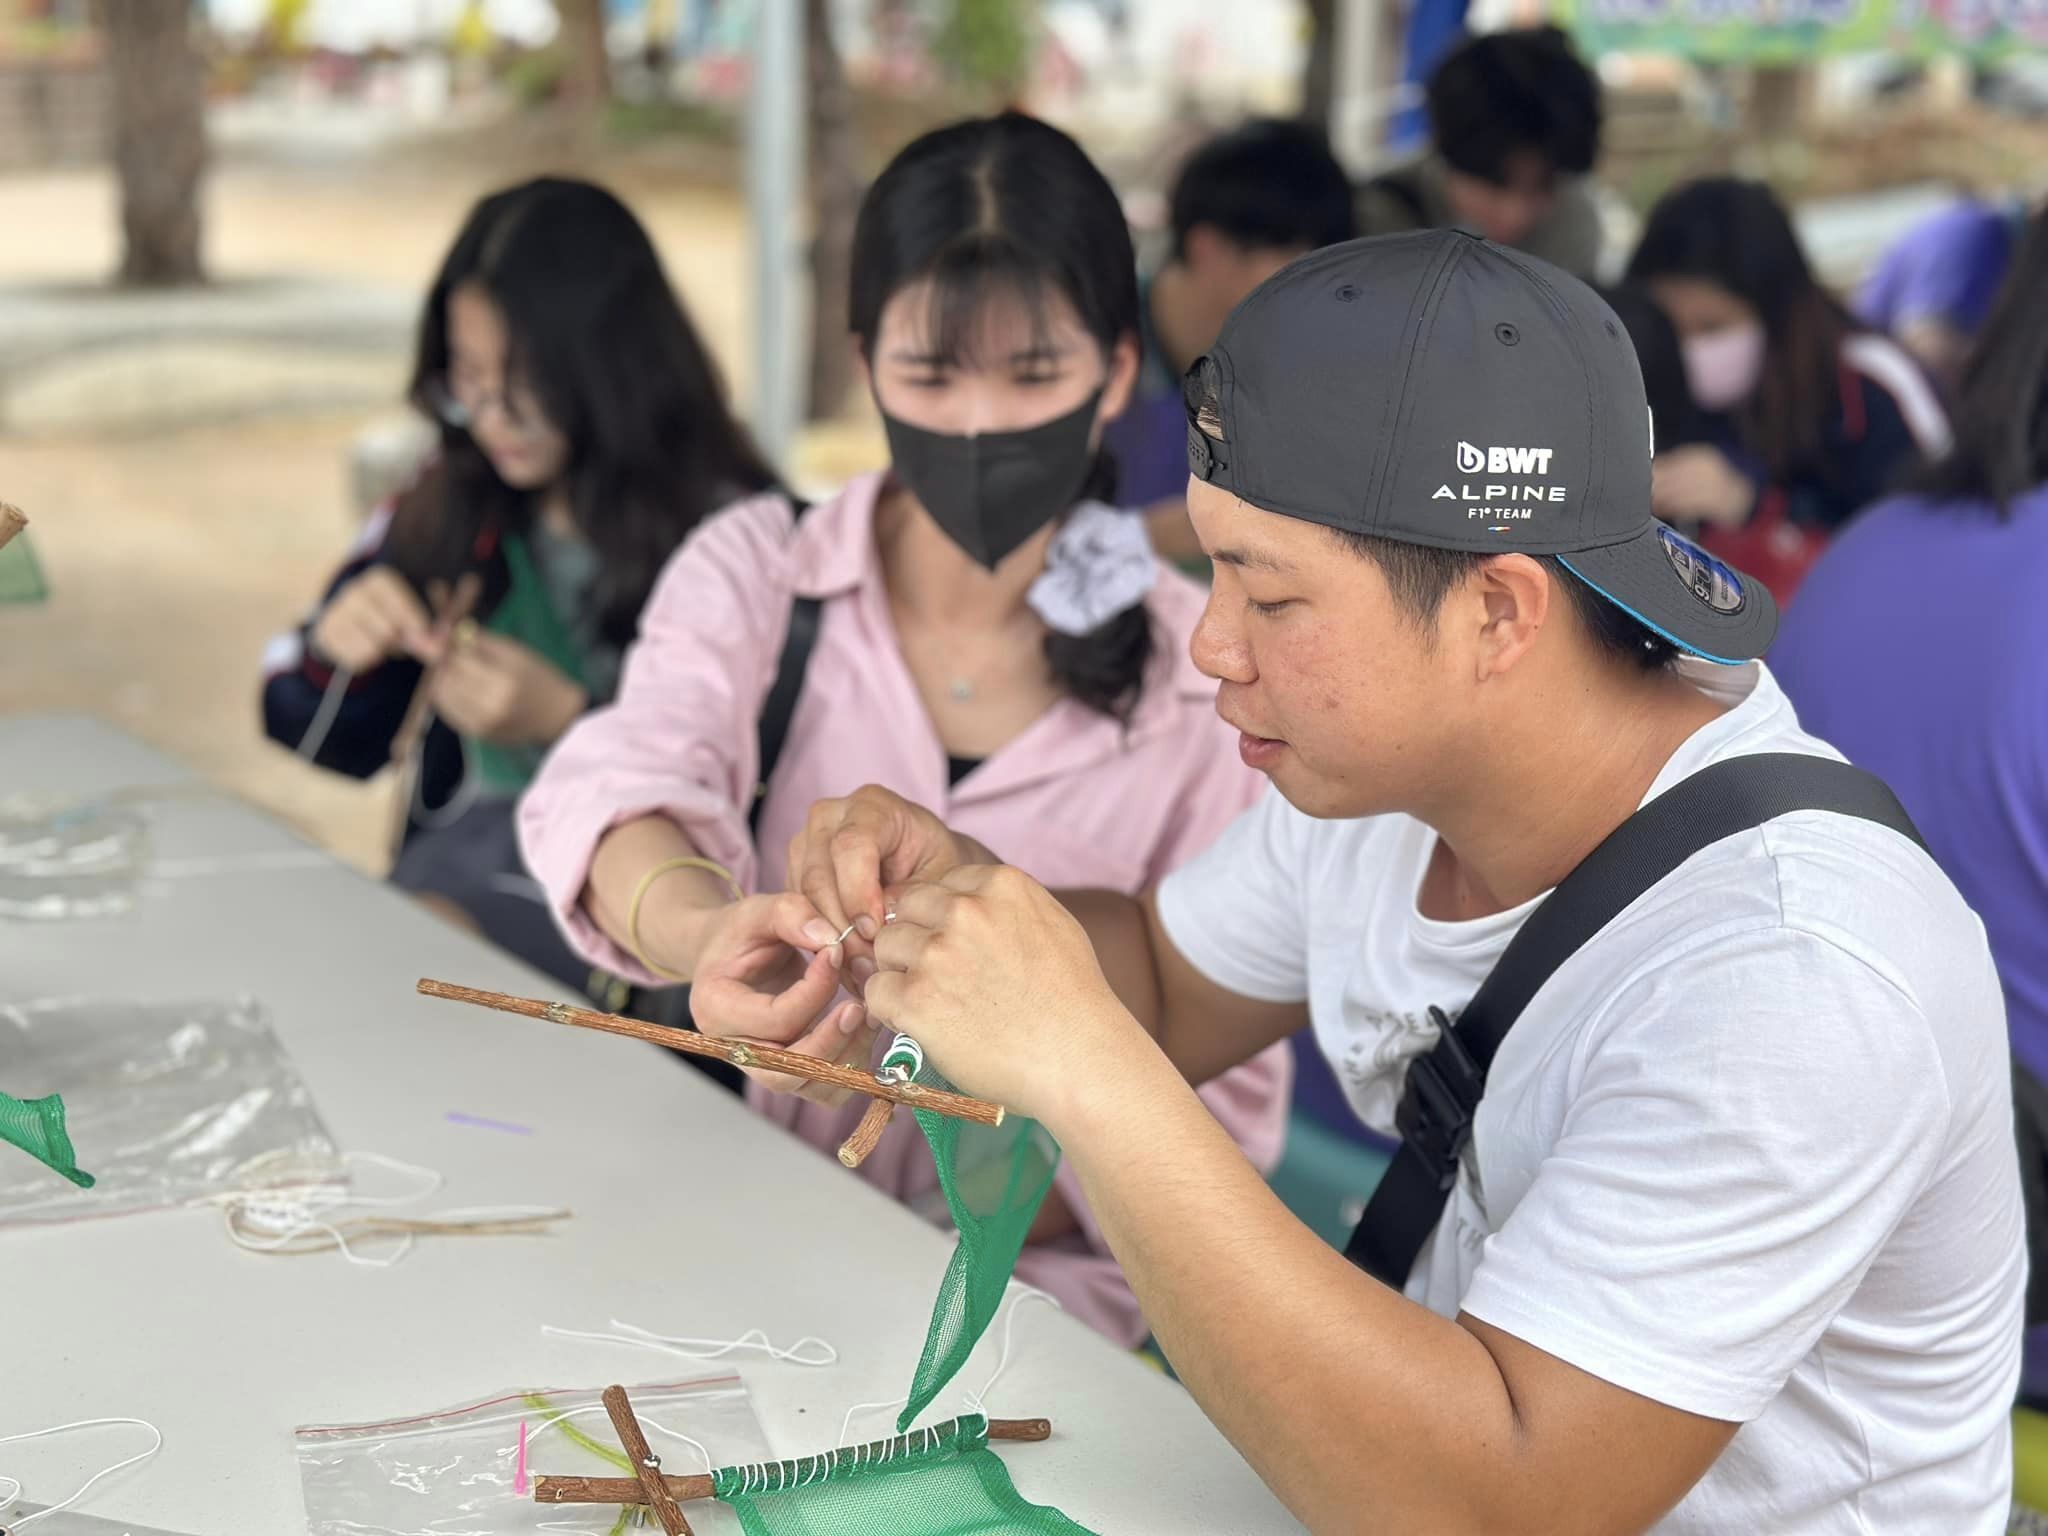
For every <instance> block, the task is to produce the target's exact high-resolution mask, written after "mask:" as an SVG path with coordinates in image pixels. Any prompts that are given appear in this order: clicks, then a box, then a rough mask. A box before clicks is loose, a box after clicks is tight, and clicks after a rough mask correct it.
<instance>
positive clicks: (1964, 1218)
mask: <svg viewBox="0 0 2048 1536" xmlns="http://www.w3.org/2000/svg"><path fill="white" fill-rule="evenodd" d="M1688 675H1689V676H1691V677H1692V678H1693V680H1694V681H1695V682H1696V683H1698V684H1699V686H1701V687H1702V688H1703V689H1704V690H1706V691H1707V692H1709V693H1711V694H1713V695H1714V696H1716V697H1719V698H1722V699H1723V700H1724V701H1726V702H1728V703H1730V704H1733V705H1734V706H1735V707H1733V708H1731V709H1730V710H1729V711H1728V712H1727V713H1726V714H1724V715H1722V716H1720V717H1719V718H1718V719H1716V720H1714V721H1713V722H1712V723H1710V724H1708V725H1707V726H1705V727H1703V728H1702V729H1701V730H1699V731H1698V732H1697V733H1695V734H1694V735H1693V736H1692V737H1691V738H1690V739H1688V740H1687V741H1686V743H1685V744H1684V745H1683V746H1682V747H1680V748H1679V750H1678V751H1677V753H1676V754H1674V755H1673V757H1672V759H1671V761H1670V762H1669V763H1667V764H1666V765H1665V767H1664V771H1663V772H1662V773H1661V774H1659V775H1658V777H1657V781H1656V783H1655V784H1654V785H1653V786H1652V787H1651V790H1650V794H1651V796H1652V797H1654V796H1656V795H1658V794H1661V793H1662V792H1663V791H1664V790H1666V789H1668V788H1670V787H1671V786H1672V785H1673V784H1675V783H1677V782H1678V781H1679V780H1680V779H1682V778H1684V777H1686V776H1688V775H1689V774H1691V773H1693V772H1695V771H1696V770H1698V769H1700V768H1703V767H1705V766H1706V765H1707V764H1708V763H1711V762H1715V761H1718V760H1720V759H1722V758H1728V757H1737V756H1741V755H1744V754H1748V753H1755V752H1784V751H1795V752H1813V753H1821V754H1825V755H1834V754H1833V753H1832V752H1831V749H1829V748H1828V747H1826V746H1825V745H1823V744H1822V743H1820V742H1818V741H1816V740H1814V739H1813V738H1812V737H1810V736H1807V735H1805V734H1803V733H1802V732H1801V731H1800V730H1799V726H1798V721H1797V720H1796V719H1795V718H1794V715H1793V712H1792V708H1791V706H1790V705H1789V704H1788V703H1787V702H1786V700H1785V697H1784V695H1783V694H1782V693H1780V692H1779V690H1778V686H1777V684H1776V683H1775V682H1773V681H1772V680H1771V677H1770V675H1769V674H1768V673H1767V672H1766V671H1765V670H1764V669H1763V668H1762V667H1761V666H1758V665H1751V666H1748V667H1742V668H1719V667H1707V666H1704V665H1702V666H1700V667H1697V668H1695V669H1692V670H1690V671H1689V672H1688ZM1738 701H1739V702H1738ZM1434 844H1435V834H1434V833H1433V832H1431V831H1430V830H1429V829H1428V828H1427V827H1425V826H1423V825H1422V824H1421V823H1420V822H1417V821H1415V820H1413V819H1412V818H1410V817H1406V816H1380V817H1373V818H1369V819H1365V820H1359V821H1334V822H1319V821H1316V820H1314V819H1313V818H1311V817H1308V816H1305V815H1303V814H1302V813H1301V812H1299V811H1297V810H1295V809H1294V808H1293V807H1292V806H1291V805H1289V804H1288V803H1287V802H1286V801H1285V800H1284V799H1283V798H1281V797H1280V796H1279V795H1278V794H1277V793H1270V792H1269V793H1268V795H1267V796H1266V798H1265V799H1264V800H1262V801H1261V802H1260V803H1259V804H1258V805H1256V806H1255V807H1253V808H1252V809H1251V810H1250V811H1247V812H1246V813H1245V814H1244V815H1243V816H1242V817H1240V818H1239V819H1238V821H1237V822H1236V823H1235V824H1234V825H1233V826H1232V827H1231V828H1230V829H1229V830H1228V831H1227V832H1226V833H1225V834H1224V836H1223V838H1222V839H1221V841H1219V842H1218V843H1217V844H1216V845H1215V847H1213V848H1212V849H1211V850H1210V851H1209V852H1208V853H1206V854H1204V855H1202V856H1201V857H1200V858H1198V859H1196V860H1195V861H1193V862H1192V863H1190V864H1188V865H1186V866H1184V867H1183V868H1182V869H1180V870H1179V871H1178V872H1177V873H1175V874H1174V875H1172V876H1170V877H1169V878H1168V879H1167V880H1166V882H1165V883H1164V885H1163V886H1162V887H1161V889H1160V892H1159V912H1160V916H1161V918H1162V920H1163V922H1164V924H1165V927H1166V931H1167V933H1168V934H1169V935H1170V936H1171V937H1172V939H1173V943H1174V945H1175V947H1176V948H1177V949H1179V950H1180V952H1181V953H1182V954H1183V955H1185V956H1186V957H1187V958H1188V959H1189V960H1190V961H1191V962H1192V963H1193V964H1194V965H1195V966H1197V967H1198V968H1199V969H1200V970H1201V971H1202V972H1203V974H1205V975H1207V976H1208V977H1209V978H1210V979H1211V980H1213V981H1215V982H1217V983H1218V984H1219V985H1221V986H1224V987H1227V988H1229V989H1230V990H1231V991H1233V992H1237V993H1239V994H1241V995H1243V996H1245V997H1251V998H1258V999H1261V1000H1265V1001H1270V1002H1287V1001H1295V1002H1298V1001H1303V1000H1306V1001H1307V1003H1308V1005H1309V1013H1310V1018H1311V1019H1312V1020H1313V1023H1314V1027H1315V1034H1316V1039H1317V1041H1318V1042H1319V1043H1320V1045H1321V1046H1322V1049H1323V1053H1324V1054H1325V1055H1326V1056H1327V1057H1328V1058H1329V1060H1330V1063H1331V1065H1332V1066H1333V1068H1334V1069H1335V1071H1336V1074H1337V1076H1338V1079H1339V1080H1340V1081H1341V1082H1342V1084H1343V1086H1344V1090H1345V1092H1346V1094H1347V1095H1348V1096H1349V1098H1350V1101H1351V1104H1352V1107H1353V1108H1354V1109H1355V1110H1356V1111H1357V1113H1358V1114H1359V1116H1360V1117H1361V1118H1362V1119H1363V1120H1365V1121H1366V1123H1367V1124H1369V1125H1371V1126H1373V1127H1375V1128H1376V1129H1378V1130H1381V1131H1391V1130H1392V1128H1393V1111H1394V1105H1395V1103H1396V1102H1397V1100H1398V1098H1399V1095H1400V1087H1401V1081H1402V1075H1403V1073H1404V1071H1405V1069H1406V1065H1407V1062H1408V1061H1409V1060H1410V1058H1412V1057H1413V1056H1415V1055H1417V1054H1419V1053H1420V1052H1422V1051H1425V1050H1427V1049H1428V1048H1429V1046H1430V1045H1431V1044H1433V1043H1434V1040H1435V1029H1434V1027H1433V1026H1432V1025H1431V1024H1430V1023H1429V1022H1428V1017H1427V1012H1426V1010H1427V1009H1428V1008H1429V1007H1430V1006H1431V1005H1432V1004H1434V1005H1435V1006H1437V1007H1440V1008H1443V1009H1444V1010H1445V1011H1446V1012H1447V1013H1450V1014H1451V1015H1452V1016H1453V1017H1455V1016H1456V1013H1457V1011H1458V1010H1460V1009H1462V1008H1463V1006H1464V1005H1465V1003H1467V1002H1468V1001H1469V1000H1470V999H1471V996H1472V994H1473V992H1475V991H1476V990H1477V989H1478V986H1479V983H1480V981H1481V980H1482V979H1483V978H1484V977H1485V975H1486V973H1487V972H1488V970H1490V969H1491V968H1492V966H1493V963H1494V962H1495V961H1496V960H1497V959H1498V958H1499V957H1500V954H1501V951H1502V950H1503V949H1504V948H1505V947H1506V945H1507V942H1508V939H1509V938H1510V936H1511V935H1512V934H1513V933H1514V931H1515V930H1516V928H1518V927H1519V926H1520V924H1521V923H1522V921H1523V919H1524V918H1526V917H1527V916H1528V914H1529V912H1530V910H1531V909H1532V908H1533V907H1534V906H1535V903H1534V902H1531V903H1529V905H1527V906H1523V907H1519V908H1516V909H1515V910H1514V911H1511V912H1503V913H1500V914H1499V915H1497V916H1494V917H1487V918H1481V919H1478V920H1476V921H1472V922H1460V923H1449V922H1435V921H1432V920H1430V919H1428V918H1425V917H1423V916H1421V915H1420V914H1419V913H1418V912H1417V911H1416V907H1415V898H1416V895H1417V892H1418V890H1419V889H1420V886H1421V882H1422V878H1423V874H1424V871H1425V870H1426V868H1427V866H1428V863H1429V858H1430V854H1431V851H1432V849H1433V847H1434ZM2009 1073H2010V1069H2009V1065H2008V1058H2007V1051H2006V1039H2005V1012H2004V1004H2003V1001H2002V998H2001V995H2000V992H1999V987H1998V978H1997V975H1996V973H1995V972H1994V971H1993V969H1992V964H1991V957H1990V953H1989V951H1988V949H1987V948H1986V945H1985V940H1984V931H1983V926H1982V925H1981V924H1980V923H1979V922H1978V920H1977V918H1976V916H1975V914H1973V913H1972V912H1971V911H1970V910H1969V909H1968V908H1967V907H1965V906H1964V905H1963V902H1962V898H1961V897H1959V896H1958V895H1957V894H1956V891H1955V888H1954V887H1953V886H1951V885H1950V884H1949V882H1948V880H1947V879H1946V878H1945V877H1944V876H1943V875H1942V873H1941V871H1940V870H1939V869H1937V868H1936V866H1935V865H1934V863H1933V861H1932V860H1931V859H1929V858H1928V857H1927V855H1926V854H1924V853H1922V852H1921V851H1920V849H1919V848H1917V847H1915V846H1914V845H1913V844H1912V843H1910V842H1909V841H1908V840H1906V839H1905V838H1902V837H1900V836H1899V835H1897V834H1896V833H1893V832H1889V831H1886V830H1885V829H1883V828H1881V827H1878V826H1876V825H1873V824H1871V823H1868V822H1865V821H1862V820H1859V819H1856V818H1852V817H1844V816H1837V815H1832V814H1828V813H1824V812H1811V811H1809V812H1800V813H1797V814H1794V815H1790V816H1783V817H1780V818H1778V819H1777V820H1775V821H1773V822H1771V823H1769V824H1768V825H1767V826H1765V827H1763V828H1761V829H1760V830H1757V831H1754V832H1749V833H1744V834H1742V835H1740V836H1737V837H1731V838H1728V839H1726V840H1724V841H1722V842H1719V843H1716V844H1715V845H1714V846H1712V847H1711V848H1708V849H1705V850H1704V851H1702V852H1701V853H1699V854H1697V855H1695V856H1694V857H1693V858H1692V859H1691V860H1690V861H1689V862H1688V863H1687V864H1686V865H1685V866H1684V867H1683V868H1682V869H1681V870H1679V872H1678V873H1676V874H1675V875H1673V876H1672V877H1671V878H1669V879H1668V880H1666V881H1664V882H1663V883H1662V884H1660V885H1659V886H1657V887H1656V888H1655V889H1654V890H1652V891H1651V892H1650V893H1649V894H1648V895H1646V896H1644V897H1643V898H1642V899H1641V900H1639V901H1637V902H1636V903H1635V904H1634V905H1633V906H1631V907H1630V908H1629V909H1628V910H1627V911H1625V912H1624V913H1623V914H1622V915H1621V916H1620V917H1618V918H1617V919H1615V921H1614V922H1612V923H1610V924H1609V925H1608V926H1607V928H1605V929H1604V930H1603V931H1602V932H1601V933H1600V934H1598V935H1597V936H1596V937H1595V938H1594V939H1592V940H1591V941H1590V942H1589V943H1587V944H1586V945H1585V946H1584V948H1582V949H1581V950H1580V951H1579V952H1578V953H1577V954H1575V955H1574V956H1573V957H1572V958H1571V959H1570V960H1569V961H1567V962H1566V963H1565V964H1564V965H1563V966H1562V967H1560V968H1559V970H1558V971H1557V973H1556V974H1555V975H1554V976H1553V977H1552V978H1551V980H1550V982H1549V983H1548V984H1547V985H1546V986H1545V987H1544V988H1543V989H1542V990H1541V991H1540V992H1538V993H1537V994H1536V996H1535V997H1534V998H1533V999H1532V1000H1531V1001H1530V1003H1529V1005H1528V1007H1527V1008H1526V1009H1525V1010H1524V1012H1523V1014H1522V1016H1521V1018H1520V1020H1519V1021H1518V1022H1517V1023H1516V1025H1515V1027H1514V1029H1513V1030H1512V1031H1511V1032H1510V1034H1509V1035H1508V1037H1507V1039H1506V1041H1505V1042H1504V1044H1503V1045H1502V1047H1501V1050H1500V1053H1499V1055H1498V1056H1497V1057H1496V1058H1495V1060H1494V1063H1493V1068H1492V1072H1491V1074H1490V1076H1489V1079H1488V1085H1487V1091H1486V1097H1485V1099H1484V1100H1483V1102H1482V1103H1481V1105H1480V1108H1479V1113H1478V1118H1477V1122H1476V1124H1475V1126H1474V1130H1473V1143H1472V1149H1471V1152H1470V1153H1469V1154H1468V1158H1467V1163H1466V1167H1465V1170H1464V1175H1463V1177H1462V1178H1461V1180H1460V1182H1459V1185H1458V1188H1457V1189H1456V1190H1455V1191H1454V1193H1453V1197H1452V1202H1451V1205H1450V1207H1449V1208H1448V1209H1447V1210H1446V1212H1445V1214H1444V1218H1443V1221H1442V1223H1441V1224H1439V1226H1438V1228H1437V1231H1436V1234H1435V1236H1434V1237H1433V1238H1432V1239H1431V1242H1430V1244H1429V1246H1428V1247H1427V1248H1425V1249H1424V1251H1423V1254H1422V1256H1421V1258H1420V1259H1418V1260H1417V1262H1416V1267H1415V1272H1414V1275H1413V1277H1412V1278H1411V1279H1410V1281H1409V1285H1408V1294H1409V1295H1410V1296H1411V1297H1413V1298H1414V1299H1416V1300H1418V1301H1420V1302H1422V1303H1424V1304H1425V1305H1427V1306H1429V1307H1431V1308H1432V1309H1434V1310H1435V1311H1437V1312H1440V1313H1442V1314H1444V1315H1445V1316H1452V1315H1455V1314H1456V1313H1457V1312H1458V1311H1459V1310H1460V1309H1462V1310H1464V1311H1465V1312H1468V1313H1470V1314H1471V1315H1472V1316H1474V1317H1477V1318H1479V1319H1481V1320H1483V1321H1485V1322H1488V1323H1491V1324H1493V1325H1494V1326H1495V1327H1498V1328H1500V1329H1502V1330H1504V1331H1506V1332H1508V1333H1511V1334H1513V1335H1515V1337H1517V1338H1519V1339H1522V1340H1524V1341H1525V1342H1527V1343H1529V1344H1532V1345H1534V1346H1536V1347H1537V1348H1539V1349H1542V1350H1544V1351H1546V1352H1547V1353H1549V1354H1552V1355H1555V1356H1557V1357H1558V1358H1559V1359H1562V1360H1566V1361H1569V1362H1571V1363H1572V1364H1573V1365H1576V1366H1578V1367H1579V1368H1580V1369H1582V1370H1585V1371H1588V1372H1590V1373H1591V1374H1593V1375H1595V1376H1598V1377H1600V1378H1602V1379H1603V1380H1606V1381H1611V1382H1614V1383H1616V1384H1617V1385H1619V1386H1622V1387H1626V1388H1628V1389H1629V1390H1630V1391H1633V1392H1637V1393H1640V1394H1642V1395H1643V1396H1645V1397H1649V1398H1653V1399H1655V1400H1656V1401H1658V1402H1662V1403H1668V1404H1670V1405H1672V1406H1674V1407H1678V1408H1682V1409H1685V1410H1688V1411H1690V1412H1693V1413H1698V1414H1703V1415H1706V1416H1708V1417H1710V1418H1717V1419H1724V1420H1730V1421H1736V1422H1739V1423H1741V1425H1742V1428H1741V1429H1739V1430H1738V1431H1737V1432H1736V1435H1735V1438H1734V1440H1733V1441H1732V1442H1731V1444H1730V1445H1729V1447H1728V1449H1727V1450H1726V1451H1725V1452H1724V1453H1723V1454H1722V1456H1721V1458H1720V1460H1718V1461H1717V1462H1716V1463H1715V1464H1714V1466H1713V1468H1712V1469H1711V1470H1710V1471H1709V1472H1708V1473H1707V1475H1706V1476H1705V1477H1704V1478H1702V1479H1701V1480H1700V1482H1699V1484H1698V1485H1697V1486H1696V1487H1694V1488H1693V1490H1692V1491H1691V1493H1690V1494H1688V1495H1687V1496H1686V1498H1685V1500H1684V1501H1683V1502H1682V1503H1681V1504H1680V1505H1679V1506H1678V1508H1677V1509H1676V1510H1674V1511H1673V1512H1672V1514H1671V1515H1670V1516H1669V1517H1667V1518H1666V1519H1665V1520H1664V1521H1663V1522H1662V1523H1661V1524H1660V1525H1658V1527H1657V1530H1658V1531H1659V1532H1686V1533H1693V1532H1698V1533H1702V1536H1704V1533H1708V1532H1712V1533H1714V1536H1724V1533H1727V1532H1736V1531H1739V1532H1766V1531H1768V1532H1771V1533H1773V1536H1820V1533H1829V1536H1833V1533H1842V1536H1849V1533H1857V1536H1871V1533H1893V1532H1897V1533H1902V1536H1903V1533H1908V1532H1910V1533H1914V1536H1919V1533H1928V1532H1940V1533H1942V1536H1976V1533H1980V1532H1981V1533H1983V1536H1999V1533H2002V1532H2003V1531H2004V1530H2005V1528H2006V1520H2007V1514H2008V1504H2009V1501H2010V1496H2011V1482H2012V1464H2011V1457H2012V1451H2011V1444H2010V1428H2009V1419H2008V1414H2009V1412H2010V1408H2011V1404H2012V1399H2013V1392H2014V1389H2015V1386H2016V1384H2017V1382H2018V1376H2019V1344H2020V1319H2021V1305H2022V1293H2023V1290H2024V1286H2025V1257H2024V1248H2023V1236H2022V1228H2023V1219H2022V1212H2021V1205H2020V1195H2019V1180H2018V1164H2017V1160H2016V1158H2015V1155H2014V1151H2013V1138H2012V1096H2011V1080H2010V1075H2009ZM1475 1163H1476V1168H1475V1167H1474V1164H1475ZM1475 1175H1476V1176H1475Z"/></svg>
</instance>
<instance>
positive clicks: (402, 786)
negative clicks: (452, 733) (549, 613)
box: [391, 571, 484, 858]
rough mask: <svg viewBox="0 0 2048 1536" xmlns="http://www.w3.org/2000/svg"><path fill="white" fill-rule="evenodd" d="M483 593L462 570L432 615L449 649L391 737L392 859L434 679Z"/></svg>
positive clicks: (431, 667)
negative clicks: (394, 794)
mask: <svg viewBox="0 0 2048 1536" xmlns="http://www.w3.org/2000/svg"><path fill="white" fill-rule="evenodd" d="M483 591H484V579H483V577H482V576H481V575H479V574H478V573H477V572H475V571H464V572H463V573H462V576H461V578H460V579H459V580H458V581H457V582H456V583H455V590H454V591H452V592H450V593H449V594H448V600H447V601H446V602H444V603H443V604H442V605H441V610H440V612H438V613H436V614H435V615H434V628H435V629H437V630H439V631H440V632H441V635H442V636H443V638H444V639H445V640H446V641H447V642H448V649H444V650H443V651H442V652H441V655H440V658H439V659H438V660H436V661H434V662H431V663H429V664H428V665H427V666H425V667H423V668H421V669H420V680H419V682H418V683H416V684H415V685H414V686H413V690H412V698H411V700H410V701H409V702H408V703H407V704H406V706H405V717H404V718H403V719H402V720H400V721H399V724H398V730H397V731H396V732H395V733H394V734H393V735H392V737H391V762H392V764H393V765H394V766H395V767H396V768H397V769H398V810H397V813H396V814H395V815H394V816H393V818H392V827H391V852H392V856H393V857H394V858H395V857H396V856H397V854H398V850H399V848H400V847H402V846H403V845H404V843H405V831H406V828H407V827H408V826H410V825H411V823H412V795H413V769H412V760H413V753H414V752H415V751H416V750H417V749H418V747H419V744H420V739H421V738H422V737H423V736H425V735H426V732H427V715H428V712H429V711H430V710H432V708H433V706H434V680H435V679H436V678H437V677H439V676H440V675H441V668H442V667H443V666H444V665H445V664H446V663H447V660H448V654H449V650H452V649H453V646H454V637H455V629H456V626H457V625H459V624H461V623H462V622H463V620H465V619H467V618H468V617H469V616H470V614H471V613H472V612H474V611H475V609H476V605H477V599H479V598H480V597H482V596H483Z"/></svg>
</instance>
